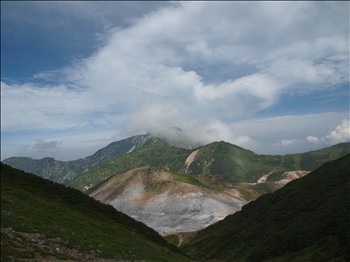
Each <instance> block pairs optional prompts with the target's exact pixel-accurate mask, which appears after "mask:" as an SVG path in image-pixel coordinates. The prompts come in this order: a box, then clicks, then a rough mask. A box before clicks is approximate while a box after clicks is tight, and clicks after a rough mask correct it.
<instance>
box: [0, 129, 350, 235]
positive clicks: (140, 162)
mask: <svg viewBox="0 0 350 262" xmlns="http://www.w3.org/2000/svg"><path fill="white" fill-rule="evenodd" d="M349 145H350V144H349V143H345V144H339V145H336V146H333V147H330V148H325V149H321V150H317V151H312V152H306V153H303V154H294V155H285V156H278V155H276V156H271V155H258V154H255V153H254V152H252V151H249V150H246V149H244V148H241V147H238V146H235V145H232V144H229V143H226V142H214V143H211V144H208V145H204V146H201V147H198V148H194V149H188V148H179V147H176V146H173V145H171V144H169V143H168V142H166V141H163V140H161V139H159V138H156V137H152V136H150V135H141V136H134V137H130V138H127V139H124V140H121V141H117V142H114V143H111V144H110V145H108V146H107V147H105V148H102V149H101V150H99V151H97V152H96V153H95V154H94V155H92V156H89V157H86V158H84V159H79V160H75V161H69V162H62V161H56V160H54V159H48V158H44V159H41V160H35V159H29V158H18V157H14V158H9V159H6V160H4V163H6V164H9V165H11V166H13V167H16V168H19V169H23V170H25V171H26V172H31V173H34V174H36V175H39V176H41V177H44V178H48V179H50V180H52V181H55V182H60V183H63V184H64V185H66V186H69V187H73V188H76V189H78V190H80V191H82V192H84V193H85V194H88V195H90V196H92V197H93V198H95V199H97V200H99V201H101V202H102V203H105V204H109V205H111V206H113V207H114V208H116V209H117V210H118V211H121V212H123V213H125V214H127V215H129V216H131V217H133V218H134V219H136V220H138V221H140V222H142V223H145V224H146V225H148V226H149V227H151V228H153V229H154V230H156V231H157V232H158V233H159V234H161V235H162V236H167V235H172V234H179V233H185V232H195V231H198V230H201V229H203V228H206V227H207V226H209V225H211V224H213V223H216V222H217V221H220V220H222V219H224V218H225V217H226V216H228V215H230V214H233V213H235V212H237V211H239V210H241V208H242V206H243V205H245V204H247V203H249V202H250V201H252V200H255V199H257V198H259V197H260V196H262V195H264V194H266V193H271V192H274V191H276V190H277V189H279V188H281V187H283V186H284V185H286V184H287V183H289V182H290V181H292V180H294V179H297V178H299V177H303V176H305V175H307V174H308V173H309V172H310V171H312V170H313V169H314V168H316V167H318V166H319V165H321V164H322V163H324V162H327V161H329V160H332V159H336V158H338V157H340V156H342V155H345V154H347V153H349V152H350V150H349Z"/></svg>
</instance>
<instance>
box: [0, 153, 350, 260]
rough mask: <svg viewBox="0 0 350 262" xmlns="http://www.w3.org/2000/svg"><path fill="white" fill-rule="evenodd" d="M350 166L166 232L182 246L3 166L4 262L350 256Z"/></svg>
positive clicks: (344, 160)
mask: <svg viewBox="0 0 350 262" xmlns="http://www.w3.org/2000/svg"><path fill="white" fill-rule="evenodd" d="M349 169H350V154H347V155H346V156H343V157H341V158H339V159H336V160H333V161H330V162H327V163H325V164H323V165H322V166H321V167H319V168H317V169H316V170H314V171H312V172H311V173H309V174H307V175H305V176H303V177H301V178H300V179H296V180H293V181H291V182H289V183H288V184H287V185H285V186H284V187H282V188H280V189H278V190H276V191H275V192H273V193H268V194H265V195H263V196H261V197H259V198H257V199H256V200H254V201H251V202H250V203H248V204H246V205H244V206H243V208H242V210H241V211H238V212H236V213H235V214H233V215H229V216H227V217H226V218H225V219H224V220H222V221H219V222H217V223H215V224H214V225H211V226H209V227H207V228H205V229H203V230H200V231H198V232H193V233H190V234H187V236H186V234H182V235H180V234H179V235H178V236H174V237H171V239H170V238H169V237H167V240H168V242H172V243H174V244H176V245H181V250H179V249H178V248H176V247H175V246H172V245H169V244H168V243H166V242H165V241H164V239H163V238H161V237H160V236H159V235H158V234H157V233H156V232H155V231H154V230H152V229H151V228H149V227H147V226H145V225H143V224H142V223H140V222H137V221H135V220H134V219H132V218H130V217H128V216H127V215H124V214H123V213H120V212H118V211H116V210H115V209H114V208H112V207H111V206H108V205H105V204H102V203H101V202H99V201H96V200H94V199H93V198H91V197H89V196H87V195H85V194H83V193H82V192H80V191H78V190H75V189H72V188H69V187H65V186H63V185H60V184H57V183H54V182H51V181H49V180H46V179H43V178H40V177H38V176H34V175H31V174H27V173H24V172H23V171H20V170H17V169H14V168H12V167H9V166H7V165H4V164H1V261H58V260H60V261H95V262H97V261H105V262H109V261H170V262H171V261H253V262H254V261H275V262H276V261H316V262H321V261H339V262H343V261H344V262H345V261H349V259H350V253H349V250H350V246H349V243H350V231H349V228H350V227H349V221H350V173H349ZM154 171H155V170H154V169H152V168H150V167H148V168H141V169H136V170H133V171H130V172H129V173H127V174H124V175H122V176H129V177H130V178H132V179H135V177H136V178H139V179H141V180H142V179H145V178H144V177H143V176H142V174H143V173H144V172H146V173H149V174H152V172H154ZM150 172H151V173H150ZM153 174H155V175H157V176H158V175H159V176H161V177H163V180H164V181H165V182H167V181H169V177H168V174H167V173H165V174H158V173H153ZM138 176H139V177H138ZM152 178H153V177H152V176H151V177H150V181H148V182H151V181H152ZM114 179H117V177H114V178H113V179H111V180H109V181H110V183H111V184H113V183H116V182H115V181H113V180H114ZM181 179H182V178H181ZM181 179H179V180H181ZM124 181H125V180H124ZM173 181H174V180H171V179H170V181H169V182H170V183H172V182H173ZM107 184H108V183H107ZM107 184H106V185H107ZM119 185H120V184H119V183H117V186H119ZM149 186H154V187H155V188H153V189H152V190H157V186H158V185H157V184H153V183H149ZM164 186H167V183H165V185H164ZM99 192H103V190H100V191H99ZM134 196H135V195H134ZM180 236H181V237H180ZM176 237H178V240H177V241H178V243H176V240H174V238H176ZM185 237H186V238H187V239H185ZM184 240H186V241H184ZM181 251H182V252H181Z"/></svg>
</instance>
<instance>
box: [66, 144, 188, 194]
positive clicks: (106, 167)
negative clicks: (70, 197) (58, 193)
mask: <svg viewBox="0 0 350 262" xmlns="http://www.w3.org/2000/svg"><path fill="white" fill-rule="evenodd" d="M190 152H191V151H190V150H187V149H183V148H178V147H174V146H171V145H169V144H167V143H166V142H164V141H162V140H160V139H158V138H151V139H149V140H148V141H147V142H146V143H145V144H144V145H143V146H142V147H140V148H138V149H136V150H135V151H133V152H131V153H129V154H124V155H122V156H120V157H118V158H115V159H113V160H112V161H109V162H108V163H105V164H103V165H99V166H96V167H95V168H92V169H90V170H89V171H87V172H86V173H84V174H83V175H81V176H79V177H76V178H75V179H74V180H72V181H71V182H70V183H68V185H70V186H72V187H74V188H78V189H80V190H84V189H85V190H86V189H88V188H91V187H94V186H96V185H98V184H100V183H101V182H103V181H105V180H106V179H108V178H110V177H111V176H113V175H115V174H119V173H122V172H126V171H128V170H130V169H133V168H137V167H143V166H151V167H154V168H158V169H165V170H167V171H171V172H181V170H182V171H183V170H184V162H185V160H186V157H187V156H188V155H189V154H190ZM84 187H85V188H84Z"/></svg>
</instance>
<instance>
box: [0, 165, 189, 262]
mask: <svg viewBox="0 0 350 262" xmlns="http://www.w3.org/2000/svg"><path fill="white" fill-rule="evenodd" d="M50 257H51V258H52V257H54V258H58V259H62V260H74V261H93V260H94V259H95V260H96V259H98V258H106V259H108V258H109V259H116V260H118V261H119V260H132V261H135V260H142V261H174V259H175V260H176V261H189V260H188V259H187V258H186V257H185V256H184V255H182V254H180V253H179V251H178V250H177V249H176V248H174V247H173V246H170V245H168V244H167V243H166V242H165V241H164V240H163V238H161V237H160V236H159V235H158V234H157V233H156V232H155V231H154V230H152V229H150V228H148V227H147V226H145V225H144V224H142V223H140V222H137V221H135V220H134V219H132V218H130V217H128V216H126V215H124V214H122V213H120V212H118V211H116V210H115V209H114V208H113V207H111V206H108V205H104V204H101V203H100V202H98V201H96V200H94V199H92V198H90V197H88V196H86V195H84V194H82V193H81V192H79V191H78V190H75V189H71V188H66V187H64V186H63V185H59V184H56V183H54V182H51V181H48V180H44V179H42V178H40V177H37V176H34V175H31V174H27V173H24V172H22V171H19V170H17V169H13V168H11V167H9V166H7V165H4V164H2V163H1V261H20V260H21V259H34V258H35V259H42V260H41V261H44V260H45V259H48V258H50Z"/></svg>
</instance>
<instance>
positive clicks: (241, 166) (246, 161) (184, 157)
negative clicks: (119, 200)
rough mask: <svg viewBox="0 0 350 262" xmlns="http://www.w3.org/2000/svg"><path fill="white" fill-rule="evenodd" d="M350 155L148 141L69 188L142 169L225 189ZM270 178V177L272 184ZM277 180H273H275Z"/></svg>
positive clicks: (347, 149) (342, 147) (86, 187)
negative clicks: (187, 146) (263, 152)
mask: <svg viewBox="0 0 350 262" xmlns="http://www.w3.org/2000/svg"><path fill="white" fill-rule="evenodd" d="M347 153H350V144H349V143H346V144H339V145H336V146H333V147H329V148H325V149H321V150H316V151H311V152H306V153H302V154H292V155H285V156H280V155H259V154H255V153H254V152H252V151H249V150H246V149H244V148H241V147H238V146H235V145H232V144H230V143H227V142H214V143H211V144H208V145H206V146H202V147H200V148H198V149H195V150H189V149H183V148H178V147H174V146H171V145H169V144H168V143H166V142H164V141H162V140H160V139H158V138H151V139H149V140H148V141H147V142H146V143H145V144H144V145H143V146H141V147H139V148H138V149H136V150H135V151H133V152H131V153H128V154H124V155H122V156H119V157H117V158H115V159H113V160H111V161H109V162H106V163H104V164H101V165H98V166H96V167H94V168H92V169H90V170H89V171H87V172H85V173H84V174H83V175H81V176H78V177H76V178H75V179H73V180H72V181H71V182H70V183H69V185H70V186H72V187H75V188H78V189H80V190H83V191H87V192H91V188H94V189H96V188H97V187H98V186H99V185H100V184H101V183H102V182H103V181H105V180H106V179H109V178H110V177H112V176H113V175H116V174H120V173H123V172H126V171H128V170H131V169H134V168H139V167H143V166H147V165H148V166H151V167H154V168H157V169H162V170H165V171H170V172H172V173H179V174H187V175H189V176H195V177H199V178H200V179H201V180H202V181H204V182H205V181H206V182H208V183H211V184H224V185H226V186H228V185H232V184H238V183H255V182H257V180H258V179H259V178H260V177H261V176H263V175H265V174H268V173H270V172H276V174H277V173H278V172H282V173H283V172H285V171H291V170H310V171H311V170H313V169H315V168H316V167H318V166H320V165H321V164H322V163H325V162H327V161H329V160H332V159H336V158H338V157H340V156H343V155H345V154H347ZM189 159H190V161H189ZM273 177H274V176H271V179H270V180H272V182H273ZM275 180H277V178H276V179H275Z"/></svg>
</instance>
